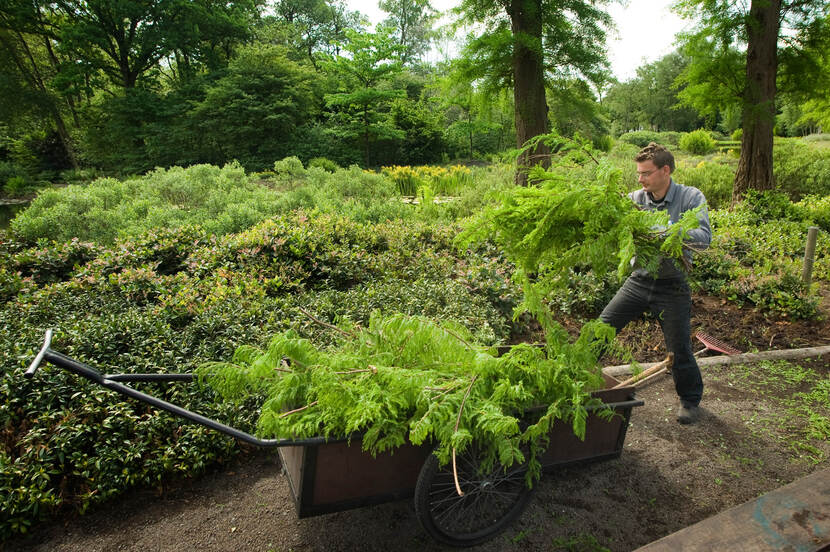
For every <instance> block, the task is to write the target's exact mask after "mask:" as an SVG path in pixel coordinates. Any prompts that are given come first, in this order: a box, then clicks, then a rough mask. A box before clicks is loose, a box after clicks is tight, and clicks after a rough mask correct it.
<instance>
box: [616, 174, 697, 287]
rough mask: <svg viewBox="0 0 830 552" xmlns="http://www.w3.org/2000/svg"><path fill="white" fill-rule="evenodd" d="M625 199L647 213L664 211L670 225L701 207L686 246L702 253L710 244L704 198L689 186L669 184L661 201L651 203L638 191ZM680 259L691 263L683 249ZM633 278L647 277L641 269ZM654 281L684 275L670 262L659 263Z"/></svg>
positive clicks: (690, 256)
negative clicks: (697, 222) (656, 278)
mask: <svg viewBox="0 0 830 552" xmlns="http://www.w3.org/2000/svg"><path fill="white" fill-rule="evenodd" d="M628 197H630V198H631V200H632V201H633V202H634V203H636V204H637V205H640V206H641V207H643V208H645V209H647V210H649V211H668V213H669V220H670V221H671V222H672V224H674V223H676V222H677V221H678V220H680V217H681V216H683V213H685V212H686V211H689V210H691V209H694V208H696V207H699V206H701V205H703V208H702V209H701V210H700V212H699V213H698V221H699V222H700V227H698V228H695V229H694V230H691V231H690V232H689V239H687V240H686V242H685V243H687V244H688V245H689V246H691V247H693V248H695V249H706V248H707V247H709V243H710V242H711V241H712V228H711V226H710V225H709V212H708V211H707V210H706V198H705V197H704V196H703V192H701V191H700V190H698V189H697V188H694V187H692V186H684V185H682V184H678V183H676V182H675V181H674V179H672V180H671V182H670V183H669V191H668V192H666V197H664V198H663V200H662V201H654V199H653V198H652V197H651V194H650V193H648V192H646V191H645V190H643V189H642V188H640V189H639V190H634V191H633V192H631V193H630V194H628ZM683 256H684V257H686V260H688V261H689V263H691V262H692V252H691V251H689V250H688V249H684V252H683ZM634 275H636V276H648V272H646V270H645V269H643V268H637V269H635V270H634ZM657 277H658V278H661V279H662V278H685V277H686V271H685V270H684V269H683V268H682V267H680V266H678V263H676V262H674V261H672V260H671V259H663V260H662V262H661V263H660V271H659V273H658V274H657Z"/></svg>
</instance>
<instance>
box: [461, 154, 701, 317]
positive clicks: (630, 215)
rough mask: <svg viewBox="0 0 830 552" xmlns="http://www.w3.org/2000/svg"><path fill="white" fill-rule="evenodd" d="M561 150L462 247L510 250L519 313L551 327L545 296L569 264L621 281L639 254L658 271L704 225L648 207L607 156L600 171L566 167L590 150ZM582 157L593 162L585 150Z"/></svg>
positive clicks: (465, 235) (474, 225) (471, 231)
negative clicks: (673, 219) (520, 294)
mask: <svg viewBox="0 0 830 552" xmlns="http://www.w3.org/2000/svg"><path fill="white" fill-rule="evenodd" d="M557 140H558V142H557V143H559V142H567V140H565V139H563V138H558V139H557ZM577 145H579V144H577ZM560 148H561V150H562V151H566V152H567V156H566V157H565V158H564V159H563V160H560V161H559V162H558V163H555V164H554V166H553V167H552V168H550V169H544V168H542V167H540V166H536V167H534V168H532V169H531V170H530V172H529V180H530V181H531V182H533V183H534V185H532V186H528V187H521V188H515V189H512V190H510V191H508V192H507V193H506V194H505V195H504V197H503V198H502V201H501V203H500V204H499V205H497V206H494V207H491V208H489V209H486V210H484V211H483V212H482V213H481V214H480V215H479V216H477V217H476V218H474V219H473V220H472V221H470V223H469V224H468V225H467V227H466V228H465V230H464V231H463V232H462V233H461V234H460V235H459V236H458V244H459V246H460V247H465V246H468V245H469V244H471V243H473V242H480V241H484V240H487V239H491V240H493V241H495V243H496V244H497V245H499V246H500V247H501V248H502V249H503V250H504V251H505V253H506V254H507V256H508V258H509V259H510V260H511V261H512V262H514V263H515V264H516V266H517V269H518V270H517V271H516V274H515V278H516V279H517V280H518V281H519V282H520V283H521V284H522V287H523V289H524V291H525V301H524V303H523V304H522V305H520V307H519V308H520V310H526V311H529V312H530V313H531V314H533V315H534V316H536V317H537V318H538V319H539V321H540V322H541V323H542V325H543V327H544V328H545V330H546V331H548V332H557V331H559V329H558V325H557V324H556V323H555V321H554V320H553V318H552V316H551V313H550V311H549V309H548V308H547V307H546V305H545V297H546V296H548V294H550V293H551V292H552V291H554V290H557V289H562V288H564V287H566V286H567V284H568V273H569V269H571V268H573V267H580V268H585V269H587V268H590V269H592V270H593V271H594V272H595V273H596V274H597V275H598V276H600V277H601V276H603V275H604V274H606V273H608V272H610V271H614V272H616V274H617V276H618V277H619V278H620V279H621V278H622V277H624V276H625V275H626V274H627V273H628V272H629V271H630V270H631V268H632V266H634V263H633V260H634V259H635V258H636V265H637V266H641V267H644V268H646V269H647V270H648V271H649V272H652V273H656V272H657V269H658V268H659V265H660V262H661V259H662V258H663V257H668V258H671V259H675V260H676V262H678V263H682V262H683V258H682V250H683V240H684V239H685V238H687V235H688V231H689V230H691V229H693V228H697V226H698V219H697V212H696V211H690V212H687V213H685V214H684V216H683V217H682V219H681V220H680V221H678V223H676V224H674V225H670V224H669V219H668V214H667V213H666V212H665V211H661V212H656V211H654V212H652V211H645V210H641V209H640V208H639V207H637V206H636V205H635V204H634V203H633V202H632V201H631V199H629V197H628V195H627V194H626V189H625V186H624V185H623V183H622V178H621V171H620V170H619V169H617V168H615V167H613V166H612V165H611V164H610V163H608V162H607V161H606V160H602V161H596V163H597V167H596V168H595V170H594V171H585V170H580V171H569V170H567V167H566V166H565V165H566V164H568V163H573V161H574V159H575V154H576V153H580V152H583V151H584V149H583V148H579V147H575V146H573V145H571V146H570V147H565V146H563V145H560ZM576 158H577V159H579V158H581V159H583V160H592V161H593V160H594V157H593V156H590V155H587V154H584V153H583V154H581V155H580V156H576ZM589 175H590V176H589Z"/></svg>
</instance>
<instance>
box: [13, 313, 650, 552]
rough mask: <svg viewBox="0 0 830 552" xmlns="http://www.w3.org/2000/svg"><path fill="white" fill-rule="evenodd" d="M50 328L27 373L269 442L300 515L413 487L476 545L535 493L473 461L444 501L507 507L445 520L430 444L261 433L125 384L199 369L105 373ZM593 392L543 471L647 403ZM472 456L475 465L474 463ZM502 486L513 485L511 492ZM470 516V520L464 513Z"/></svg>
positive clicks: (596, 457)
mask: <svg viewBox="0 0 830 552" xmlns="http://www.w3.org/2000/svg"><path fill="white" fill-rule="evenodd" d="M52 335H53V332H52V330H51V329H50V330H47V332H46V336H45V338H44V343H43V347H42V348H41V350H40V352H39V353H38V354H37V356H36V357H35V359H34V360H33V361H32V363H31V365H30V366H29V368H28V369H27V370H26V372H25V376H26V377H29V378H31V377H33V376H34V375H35V373H36V372H37V370H38V368H39V366H40V365H41V364H42V363H43V361H46V362H49V363H52V364H54V365H56V366H58V367H60V368H63V369H65V370H68V371H70V372H72V373H75V374H77V375H79V376H81V377H83V378H86V379H88V380H90V381H91V382H93V383H95V384H97V385H100V386H102V387H105V388H106V389H109V390H111V391H114V392H116V393H119V394H121V395H124V396H126V397H129V398H132V399H135V400H138V401H141V402H144V403H146V404H149V405H150V406H152V407H154V408H157V409H160V410H165V411H167V412H170V413H172V414H174V415H176V416H179V417H181V418H184V419H186V420H189V421H191V422H195V423H197V424H201V425H203V426H206V427H208V428H210V429H213V430H216V431H219V432H220V433H224V434H225V435H228V436H230V437H233V438H235V439H238V440H240V441H242V442H244V443H248V444H250V445H254V446H257V447H263V448H277V449H278V452H279V454H280V459H281V462H282V466H283V470H284V472H285V474H286V476H287V478H288V482H289V486H290V488H291V493H292V495H293V499H294V504H295V509H296V512H297V516H298V517H300V518H304V517H310V516H316V515H320V514H327V513H332V512H338V511H342V510H348V509H352V508H358V507H362V506H368V505H373V504H380V503H384V502H390V501H393V500H399V499H403V498H408V497H412V496H413V495H414V496H415V510H416V513H417V514H418V517H419V519H420V521H421V524H422V525H423V526H424V528H425V529H426V530H427V532H428V533H430V534H431V535H432V536H433V537H434V538H436V539H437V540H439V541H441V542H443V543H445V544H450V545H453V546H471V545H473V544H477V543H480V542H483V541H485V540H488V539H489V538H492V537H493V536H495V535H496V534H498V533H499V532H501V531H502V530H504V529H505V528H506V527H507V526H508V525H509V523H510V522H512V521H513V519H515V518H516V517H518V515H519V514H520V513H521V511H522V510H523V508H524V506H525V504H526V503H527V501H528V499H529V496H530V490H529V489H527V487H526V485H525V484H524V474H525V470H524V467H522V466H518V467H514V468H511V469H508V470H504V469H502V468H500V467H498V468H497V469H494V471H493V472H491V473H490V474H480V473H477V471H476V469H474V468H471V467H468V468H467V471H466V473H464V474H462V475H463V477H464V478H465V481H466V484H467V485H468V489H472V491H473V493H472V495H473V498H472V499H471V498H469V496H468V497H467V498H463V497H461V498H456V497H455V496H451V495H452V494H453V493H455V489H454V488H453V489H452V490H449V492H448V493H447V495H448V496H447V497H446V498H444V499H442V501H443V502H446V501H447V500H450V501H457V502H458V504H461V506H458V505H456V506H453V508H456V509H458V508H460V509H464V511H465V512H467V511H470V508H473V510H475V515H478V516H480V517H482V518H484V517H486V516H485V515H484V514H482V513H480V512H479V510H480V508H478V507H477V506H476V504H475V498H474V496H475V493H477V492H481V491H482V490H485V491H486V490H489V489H490V488H491V487H495V486H497V485H503V486H502V487H501V488H500V490H499V492H498V493H496V494H498V495H499V496H501V495H505V494H506V495H509V498H508V499H506V502H504V504H503V505H501V504H500V505H498V507H499V508H501V510H500V511H499V512H498V514H497V515H496V518H495V519H492V520H491V519H481V520H480V522H479V524H478V526H476V527H474V528H469V529H468V528H467V527H466V525H465V526H463V527H456V525H454V522H449V521H447V522H444V521H443V519H442V518H441V515H440V514H441V513H440V511H439V508H438V507H436V504H437V501H436V500H435V498H434V497H435V495H436V493H437V492H439V491H440V489H441V488H442V485H443V487H444V488H446V487H447V485H446V483H441V481H442V478H443V479H444V480H446V478H447V477H448V473H449V472H451V468H449V467H447V466H443V467H442V466H439V465H438V464H437V459H436V458H435V456H434V455H432V450H433V446H432V445H429V444H422V445H412V444H405V445H403V446H401V447H398V448H396V449H394V450H391V451H385V452H381V453H377V454H371V453H369V452H367V451H364V450H363V449H362V447H361V446H359V444H358V443H359V442H360V441H361V435H359V434H354V435H351V436H349V437H346V438H339V439H331V438H327V437H312V438H305V439H260V438H258V437H256V436H254V435H251V434H250V433H246V432H244V431H241V430H239V429H237V428H234V427H231V426H228V425H226V424H223V423H221V422H218V421H216V420H213V419H210V418H207V417H205V416H202V415H200V414H198V413H196V412H192V411H190V410H187V409H185V408H182V407H180V406H178V405H175V404H173V403H170V402H168V401H165V400H162V399H159V398H158V397H154V396H152V395H148V394H147V393H143V392H141V391H138V390H137V389H134V388H133V387H130V386H129V385H126V383H171V382H192V381H193V380H194V379H195V375H194V374H192V373H180V374H102V373H101V372H99V371H98V370H96V369H95V368H92V367H91V366H88V365H86V364H84V363H82V362H79V361H77V360H75V359H72V358H70V357H68V356H66V355H64V354H62V353H60V352H57V351H54V350H52V348H51V342H52ZM606 383H607V385H608V386H609V387H613V386H614V385H616V384H617V383H618V382H617V380H615V379H613V378H610V377H608V376H606ZM593 396H594V397H595V398H598V399H600V401H601V402H602V404H601V405H600V406H595V407H588V410H589V416H588V420H587V427H586V438H585V439H584V440H580V439H578V438H577V437H576V436H575V435H574V433H573V430H572V428H571V427H570V426H569V425H568V424H566V423H564V422H562V421H561V420H557V421H556V422H555V423H554V424H553V426H552V428H551V431H550V433H549V438H550V441H549V442H550V445H549V446H548V448H547V450H546V451H545V453H544V454H543V455H542V456H541V458H540V462H541V464H542V469H543V471H545V472H550V471H552V470H555V469H558V468H562V467H565V466H569V465H574V464H586V463H593V462H598V461H601V460H607V459H612V458H617V457H619V456H620V454H621V453H622V449H623V443H624V441H625V435H626V431H627V429H628V424H629V419H630V416H631V410H632V408H634V407H637V406H642V405H643V404H644V403H643V401H642V400H639V399H636V398H635V397H634V388H633V387H623V388H617V389H604V390H599V391H596V392H594V394H593ZM607 409H611V410H613V412H614V415H613V416H611V417H610V419H608V417H607V416H606V417H604V418H600V417H599V416H598V415H597V412H598V411H600V410H602V411H607ZM468 464H469V466H472V465H473V464H474V463H473V462H470V463H468ZM448 470H449V471H448ZM344 473H345V474H348V477H342V474H344ZM504 485H506V486H507V487H505V486H504ZM436 489H439V490H436ZM504 489H508V490H507V492H505V491H504ZM440 492H445V491H440ZM467 517H470V516H469V515H467ZM464 523H465V524H467V521H466V518H465V521H464Z"/></svg>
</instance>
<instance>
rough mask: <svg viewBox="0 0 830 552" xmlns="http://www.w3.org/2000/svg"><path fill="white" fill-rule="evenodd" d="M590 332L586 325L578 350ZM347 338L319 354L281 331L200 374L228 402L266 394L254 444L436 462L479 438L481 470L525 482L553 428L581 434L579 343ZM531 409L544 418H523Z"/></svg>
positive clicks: (445, 330)
mask: <svg viewBox="0 0 830 552" xmlns="http://www.w3.org/2000/svg"><path fill="white" fill-rule="evenodd" d="M597 329H598V326H596V325H589V326H587V327H586V332H585V335H584V338H585V339H584V343H587V342H593V341H594V338H595V337H596V335H595V332H596V331H597ZM347 333H348V337H344V338H343V339H342V341H341V343H340V344H339V346H338V347H336V348H334V349H332V350H326V351H324V350H320V349H317V348H315V347H314V346H313V344H312V343H311V342H309V341H308V340H305V339H301V338H299V337H298V336H297V335H296V334H294V333H293V332H286V333H283V334H279V335H277V336H275V337H274V338H273V340H272V341H271V343H270V344H269V346H268V349H267V350H265V351H256V350H255V349H253V348H250V347H244V348H240V350H239V351H238V352H237V354H236V355H235V356H234V359H233V361H232V362H228V363H211V364H206V365H204V366H202V367H200V369H199V373H200V375H201V376H202V377H203V378H205V379H207V381H208V382H209V383H210V384H211V385H212V386H213V387H214V388H215V389H216V390H217V391H218V392H220V393H221V394H222V396H223V397H224V398H226V399H228V400H241V399H244V398H245V397H247V396H248V395H249V394H252V393H265V395H266V396H267V400H266V401H265V403H264V404H263V407H262V412H261V416H260V420H259V428H258V433H259V434H260V435H262V436H266V437H282V438H303V437H313V436H320V435H322V436H328V437H332V438H342V437H346V436H354V435H357V434H360V435H362V442H363V447H364V448H366V449H368V450H370V451H372V452H379V451H384V450H388V449H392V448H394V447H397V446H400V445H402V444H404V443H405V442H411V443H413V444H416V445H417V444H421V443H429V442H431V443H435V444H436V445H437V447H438V448H437V455H438V457H439V460H441V461H442V462H446V461H448V459H449V457H450V455H451V451H452V449H453V448H456V449H457V450H458V451H461V450H464V449H466V447H468V446H469V445H470V444H471V443H472V442H473V441H475V442H476V445H477V447H478V448H479V449H480V450H481V451H483V454H484V457H483V459H482V463H483V465H484V466H485V467H492V466H493V465H494V464H495V463H496V462H498V463H500V464H501V465H504V466H509V465H511V464H513V463H514V462H524V461H530V465H531V477H533V476H537V477H538V475H539V464H538V462H537V461H536V456H537V454H538V453H539V452H541V451H542V450H544V445H545V443H544V440H545V438H546V434H547V429H548V428H549V425H550V423H552V421H553V420H557V419H561V420H565V421H567V422H568V423H570V424H572V425H573V428H574V431H575V432H576V434H577V435H579V436H580V437H584V433H585V419H586V415H587V411H586V410H585V407H586V405H587V404H589V403H591V401H592V399H591V398H590V392H591V391H592V390H595V389H598V388H600V387H601V386H602V377H601V374H600V372H599V370H597V369H596V367H595V365H596V357H595V356H592V355H590V354H585V352H584V351H582V350H577V349H585V346H584V343H580V342H577V343H576V344H570V343H568V342H567V340H555V339H552V340H549V343H548V344H547V346H546V347H545V348H539V347H533V346H529V345H519V346H516V347H513V348H512V350H511V351H510V352H509V353H508V354H506V355H503V356H501V357H499V356H497V354H496V351H495V349H492V348H487V347H485V346H482V345H480V344H476V343H474V341H473V337H472V335H471V334H470V332H469V331H468V330H466V329H465V328H464V327H463V326H460V325H456V324H450V323H447V322H436V321H433V320H430V319H427V318H423V317H413V316H404V315H393V316H387V317H382V316H380V315H378V314H377V313H375V314H373V315H372V316H371V318H370V323H369V326H368V328H350V329H349V330H347ZM589 334H590V335H589ZM606 337H608V336H607V335H606ZM462 404H463V408H462ZM539 405H544V409H543V411H542V413H541V415H539V416H536V417H535V419H532V418H531V419H527V417H526V415H525V413H526V412H527V411H528V410H529V409H531V407H536V406H539ZM456 424H457V426H456ZM528 451H529V453H528Z"/></svg>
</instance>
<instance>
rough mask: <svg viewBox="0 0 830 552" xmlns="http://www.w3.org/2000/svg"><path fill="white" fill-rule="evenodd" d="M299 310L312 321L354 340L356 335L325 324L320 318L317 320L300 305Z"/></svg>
mask: <svg viewBox="0 0 830 552" xmlns="http://www.w3.org/2000/svg"><path fill="white" fill-rule="evenodd" d="M297 308H298V309H299V310H300V312H301V313H303V314H304V315H306V316H308V317H309V318H311V319H312V320H314V321H315V322H317V323H318V324H320V325H321V326H325V327H326V328H329V329H332V330H334V331H337V332H340V333H341V334H343V335H345V336H346V337H351V338H352V339H354V334H353V333H351V332H347V331H346V330H344V329H343V328H338V327H337V326H335V325H333V324H329V323H328V322H323V321H322V320H320V319H319V318H316V317H315V316H314V315H313V314H311V313H310V312H308V311H307V310H305V309H304V308H303V307H301V306H299V305H298V306H297Z"/></svg>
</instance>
